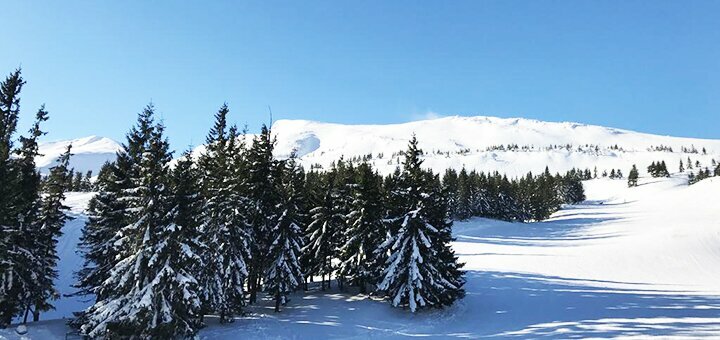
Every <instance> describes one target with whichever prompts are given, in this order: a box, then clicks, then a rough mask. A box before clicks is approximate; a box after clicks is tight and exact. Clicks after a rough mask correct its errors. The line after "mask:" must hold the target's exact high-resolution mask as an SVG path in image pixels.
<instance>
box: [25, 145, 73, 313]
mask: <svg viewBox="0 0 720 340" xmlns="http://www.w3.org/2000/svg"><path fill="white" fill-rule="evenodd" d="M70 150H71V146H70V145H68V147H67V150H66V151H65V153H63V154H62V155H60V157H59V158H58V160H57V165H55V166H54V167H52V168H51V169H50V174H49V176H48V179H47V183H46V187H45V196H44V197H43V198H42V199H41V201H40V207H39V213H38V218H37V220H36V221H35V227H34V228H33V229H34V232H35V240H36V242H35V243H36V246H35V247H34V251H35V253H36V254H37V255H36V258H37V260H39V263H36V265H35V266H34V267H33V270H34V271H35V275H36V276H37V283H38V284H37V285H36V286H35V287H33V288H34V289H33V294H32V296H33V299H34V307H33V321H38V320H39V319H40V312H43V311H48V310H50V309H53V306H52V304H51V303H50V301H51V300H55V299H57V298H58V297H59V293H58V292H57V290H56V289H55V287H54V280H55V279H56V278H57V276H58V274H57V269H56V267H57V261H58V256H57V250H56V245H57V240H58V238H59V237H60V236H61V235H62V231H61V229H62V227H63V226H64V225H65V221H67V220H68V219H70V217H69V216H67V215H66V213H65V211H67V210H68V207H66V206H65V205H63V200H64V199H65V191H66V190H67V189H68V187H67V177H68V175H69V169H68V165H69V161H70V156H71V153H70ZM26 317H27V314H26Z"/></svg>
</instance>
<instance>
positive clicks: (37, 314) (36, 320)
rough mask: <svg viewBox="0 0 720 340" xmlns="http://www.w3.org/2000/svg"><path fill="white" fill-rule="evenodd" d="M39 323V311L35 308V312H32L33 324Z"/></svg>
mask: <svg viewBox="0 0 720 340" xmlns="http://www.w3.org/2000/svg"><path fill="white" fill-rule="evenodd" d="M38 321H40V310H38V307H37V306H35V310H34V311H33V322H38Z"/></svg>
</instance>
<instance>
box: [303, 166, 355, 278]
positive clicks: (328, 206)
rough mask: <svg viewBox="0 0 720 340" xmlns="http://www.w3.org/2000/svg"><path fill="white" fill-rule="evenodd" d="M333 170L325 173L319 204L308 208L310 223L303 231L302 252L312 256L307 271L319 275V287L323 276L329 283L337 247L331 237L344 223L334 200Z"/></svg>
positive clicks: (334, 174) (335, 240)
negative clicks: (304, 241) (304, 239)
mask: <svg viewBox="0 0 720 340" xmlns="http://www.w3.org/2000/svg"><path fill="white" fill-rule="evenodd" d="M336 175H337V174H336V172H335V171H331V172H330V173H328V174H326V178H325V180H324V181H323V182H324V183H323V184H324V185H323V187H324V188H323V189H324V195H323V198H322V201H321V202H320V204H319V205H318V206H316V207H314V208H312V209H310V224H309V225H308V227H307V230H306V232H305V235H306V236H305V237H306V239H307V244H306V245H305V247H304V248H303V250H302V252H303V253H306V254H308V256H312V257H314V259H315V261H314V262H313V267H312V268H308V272H309V273H313V274H315V275H320V276H321V277H322V279H321V287H322V289H323V290H324V289H325V277H326V276H327V278H328V286H329V285H330V283H329V281H330V275H331V274H332V272H333V267H332V258H333V255H334V253H335V248H336V247H337V241H338V240H337V239H334V238H333V237H334V236H335V235H336V234H337V232H338V230H340V226H342V225H343V224H344V219H345V216H344V215H343V214H342V213H340V212H338V210H337V209H338V206H337V205H336V202H335V197H334V196H333V193H334V191H335V190H334V185H336V182H335V176H336Z"/></svg>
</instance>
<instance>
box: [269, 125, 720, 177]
mask: <svg viewBox="0 0 720 340" xmlns="http://www.w3.org/2000/svg"><path fill="white" fill-rule="evenodd" d="M272 132H273V134H275V136H276V137H277V140H278V143H277V148H276V156H278V157H287V156H288V155H290V154H291V152H293V150H294V151H295V152H296V154H297V155H298V156H299V157H300V159H301V161H302V163H303V164H304V165H305V166H306V167H307V166H310V165H314V164H319V165H321V166H323V167H327V166H329V165H330V163H331V162H333V161H335V160H337V159H339V158H340V157H341V156H344V158H345V159H352V158H353V157H362V156H366V155H370V161H371V162H372V163H374V165H376V167H377V168H378V169H379V170H380V171H381V172H382V173H389V172H392V171H393V170H394V169H395V167H396V166H397V164H398V155H397V153H398V152H399V151H401V150H404V149H405V148H406V147H407V143H408V140H409V139H410V138H411V136H412V134H413V133H414V134H415V135H416V136H417V138H418V140H419V142H420V146H421V147H422V148H423V149H424V151H425V152H426V157H425V158H426V160H425V166H427V167H429V168H432V169H433V170H435V171H436V172H440V171H443V170H444V169H446V168H455V169H458V170H459V169H461V168H462V167H463V166H464V167H466V168H471V169H478V170H483V171H496V170H497V171H500V172H502V173H506V174H508V175H510V176H520V175H524V174H525V173H527V172H528V171H533V172H539V171H542V170H544V168H545V166H549V168H550V170H551V171H553V172H555V171H566V170H569V169H571V168H573V167H576V168H583V169H584V168H593V167H595V166H597V168H598V170H599V171H600V172H602V171H603V170H605V169H607V170H608V171H609V170H610V169H622V170H623V171H628V170H629V169H630V167H631V166H632V164H637V165H638V167H639V168H641V169H642V168H645V167H646V166H647V165H649V164H650V163H651V162H653V161H659V160H665V161H666V162H667V164H668V167H669V168H670V170H671V171H673V170H676V169H677V167H678V165H679V164H678V163H679V161H680V159H683V161H684V162H687V158H688V156H689V157H690V158H691V159H692V161H693V163H694V162H695V161H696V160H697V161H700V162H701V164H702V165H703V166H709V165H710V163H711V160H712V158H715V159H716V160H719V161H720V140H709V139H695V138H679V137H669V136H659V135H652V134H646V133H639V132H634V131H628V130H621V129H615V128H607V127H602V126H594V125H586V124H578V123H552V122H543V121H537V120H530V119H522V118H509V119H504V118H495V117H484V116H477V117H460V116H454V117H444V118H438V119H431V120H423V121H416V122H410V123H403V124H388V125H343V124H329V123H319V122H312V121H306V120H279V121H277V122H276V123H275V124H274V125H273V127H272ZM509 144H510V145H517V149H512V150H510V149H509V148H508V147H507V146H508V145H509ZM501 145H502V146H504V148H501V147H500V146H501ZM661 146H664V147H665V148H663V149H662V151H660V150H656V149H657V148H659V147H661ZM668 148H672V152H670V149H668ZM683 148H685V149H689V151H692V150H693V149H695V150H697V151H696V152H697V153H694V152H682V151H683ZM703 148H705V151H706V154H703V152H702V149H703ZM686 151H688V150H686ZM366 157H367V156H366Z"/></svg>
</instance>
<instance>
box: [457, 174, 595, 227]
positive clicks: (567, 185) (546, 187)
mask: <svg viewBox="0 0 720 340" xmlns="http://www.w3.org/2000/svg"><path fill="white" fill-rule="evenodd" d="M588 179H591V172H590V170H589V169H587V170H586V171H581V170H576V169H573V170H570V171H568V172H567V173H566V174H565V175H563V176H561V175H559V174H558V175H555V176H553V175H551V174H550V172H549V171H548V169H546V171H545V172H543V174H542V175H540V176H533V174H532V173H528V174H527V175H526V176H524V177H522V178H520V179H516V180H509V179H508V178H507V177H506V176H503V175H501V174H500V173H498V172H495V173H491V174H486V173H483V172H480V173H478V172H476V171H474V170H473V171H470V172H467V171H466V170H465V169H462V170H461V171H460V173H459V174H458V175H457V176H455V175H454V172H446V175H445V176H444V177H443V187H444V189H445V192H446V194H447V195H448V202H453V203H452V205H451V206H452V207H451V208H450V211H451V216H452V217H453V218H455V219H458V220H464V219H468V218H470V217H473V216H480V217H487V218H495V219H501V220H506V221H530V220H543V219H546V218H548V217H549V216H550V214H552V213H553V212H555V211H557V210H558V209H559V208H560V205H561V204H575V203H579V202H581V201H583V200H585V194H584V190H583V186H582V180H588ZM448 181H449V182H448Z"/></svg>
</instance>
